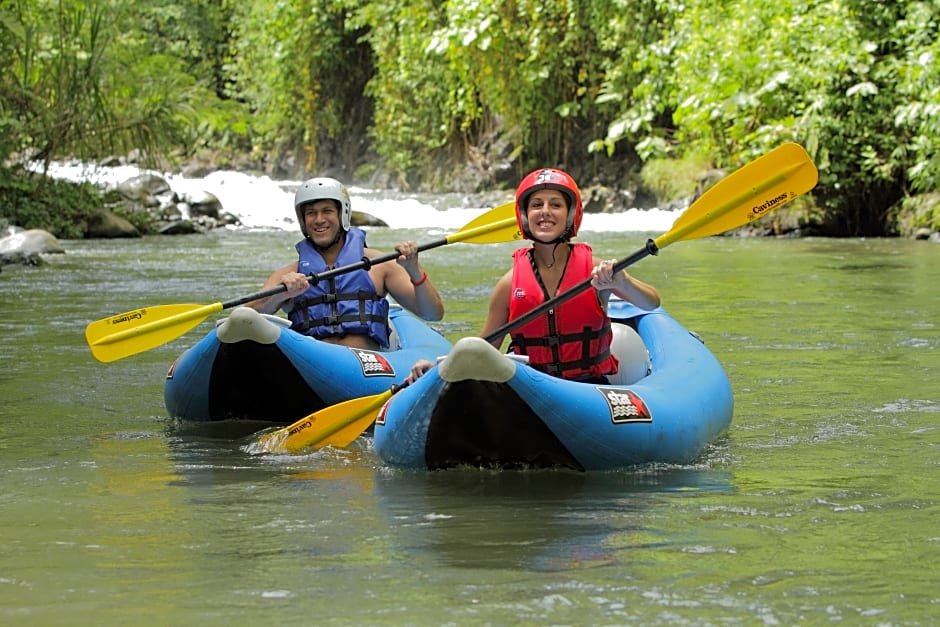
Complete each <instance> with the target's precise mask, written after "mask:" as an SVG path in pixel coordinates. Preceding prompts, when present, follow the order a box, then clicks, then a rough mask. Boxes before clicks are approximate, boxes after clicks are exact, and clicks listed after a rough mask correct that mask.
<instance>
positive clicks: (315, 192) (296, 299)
mask: <svg viewBox="0 0 940 627" xmlns="http://www.w3.org/2000/svg"><path fill="white" fill-rule="evenodd" d="M294 210H295V211H296V212H297V220H298V222H299V223H300V231H301V233H303V236H304V239H303V240H301V241H300V242H298V243H297V245H296V248H297V253H298V260H297V261H295V262H293V263H291V264H288V265H286V266H284V267H283V268H280V269H279V270H275V271H274V272H273V273H272V274H271V276H269V277H268V279H267V281H265V283H264V285H263V286H262V289H267V288H271V287H274V286H276V285H278V284H281V283H283V284H284V286H285V287H286V288H287V291H286V292H280V293H278V294H275V295H273V296H270V297H268V298H264V299H260V300H256V301H253V302H251V303H249V306H250V307H253V308H254V309H256V310H258V311H260V312H261V313H274V312H275V311H277V309H278V308H279V307H283V308H284V311H285V312H287V316H288V318H289V319H290V320H291V323H292V324H291V328H292V329H294V330H295V331H298V332H300V333H304V334H306V335H310V336H313V337H315V338H317V339H318V340H322V341H324V342H332V343H336V344H343V345H346V346H352V347H356V348H364V349H368V350H379V349H384V348H387V347H388V335H389V328H388V307H389V303H388V300H386V298H385V296H386V295H387V294H390V295H391V296H392V298H394V299H395V301H396V302H398V304H400V305H401V306H402V307H404V308H405V309H408V310H409V311H412V312H413V313H415V315H417V316H419V317H421V318H423V319H424V320H429V321H435V320H440V319H441V318H443V317H444V304H443V303H442V302H441V296H440V294H439V293H438V291H437V288H436V287H434V284H433V283H432V282H431V280H430V279H429V278H428V275H427V272H424V271H423V270H422V269H421V265H420V263H419V262H418V246H417V244H416V243H415V242H400V243H398V244H397V245H396V246H395V250H397V251H398V252H399V253H400V254H401V255H400V256H399V257H398V259H397V260H396V261H397V263H381V264H376V265H374V266H372V267H371V268H369V270H355V271H353V272H347V273H345V274H341V275H339V276H336V277H333V278H332V279H328V280H325V281H318V282H317V284H316V285H311V284H310V282H309V281H308V280H307V275H309V274H311V273H317V274H320V273H322V272H325V271H327V270H330V269H333V268H337V267H342V266H346V265H349V264H354V263H357V262H359V261H361V260H362V259H363V258H369V259H372V258H375V257H377V256H379V255H382V254H383V253H382V251H379V250H375V249H372V248H368V247H366V244H365V233H364V232H363V231H362V230H361V229H358V228H356V227H354V226H351V225H350V216H351V215H352V205H351V204H350V201H349V192H348V191H347V190H346V188H345V187H344V186H343V185H342V183H340V182H339V181H337V180H335V179H331V178H314V179H310V180H309V181H306V182H304V183H303V185H301V186H300V188H299V189H298V190H297V193H296V194H295V195H294Z"/></svg>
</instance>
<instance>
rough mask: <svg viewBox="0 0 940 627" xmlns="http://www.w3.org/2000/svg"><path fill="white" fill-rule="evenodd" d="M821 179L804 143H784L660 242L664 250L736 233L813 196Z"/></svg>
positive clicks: (717, 190)
mask: <svg viewBox="0 0 940 627" xmlns="http://www.w3.org/2000/svg"><path fill="white" fill-rule="evenodd" d="M818 180H819V173H818V171H817V170H816V166H815V165H814V164H813V161H812V159H810V157H809V155H808V154H807V153H806V150H805V149H804V148H803V147H802V146H800V145H799V144H794V143H786V144H783V145H782V146H778V147H777V148H775V149H773V150H771V151H770V152H768V153H767V154H766V155H764V156H762V157H759V158H758V159H755V160H754V161H752V162H750V163H748V164H747V165H745V166H743V167H741V168H740V169H738V170H735V171H734V172H732V173H731V174H729V175H728V176H726V177H725V178H723V179H721V180H720V181H719V182H718V183H716V184H715V185H713V186H712V187H711V188H709V189H708V191H706V192H705V193H704V194H702V196H700V197H699V198H698V200H696V201H695V202H694V203H692V206H691V207H689V208H688V209H687V210H686V211H685V212H684V213H683V214H682V215H681V216H679V219H678V220H676V222H675V224H673V225H672V228H671V229H670V230H669V232H667V233H665V234H664V235H661V236H660V237H658V238H656V240H654V241H655V243H656V245H657V247H659V248H663V247H664V246H668V245H669V244H670V243H672V242H675V241H679V240H688V239H696V238H699V237H707V236H709V235H717V234H718V233H724V232H725V231H730V230H732V229H736V228H738V227H741V226H744V225H745V224H747V223H749V222H751V221H753V220H756V219H757V218H759V217H761V216H763V215H764V214H766V213H769V212H770V211H772V210H774V209H777V208H779V207H781V206H783V205H785V204H786V203H788V202H790V201H791V200H793V199H794V198H796V197H797V196H800V195H801V194H804V193H806V192H808V191H809V190H811V189H813V188H814V187H815V186H816V182H817V181H818Z"/></svg>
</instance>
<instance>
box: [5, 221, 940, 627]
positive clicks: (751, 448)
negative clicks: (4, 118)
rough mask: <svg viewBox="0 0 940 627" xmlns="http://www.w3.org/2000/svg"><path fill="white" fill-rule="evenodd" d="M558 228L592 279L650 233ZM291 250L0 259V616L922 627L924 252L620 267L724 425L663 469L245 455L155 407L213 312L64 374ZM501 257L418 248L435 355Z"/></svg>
mask: <svg viewBox="0 0 940 627" xmlns="http://www.w3.org/2000/svg"><path fill="white" fill-rule="evenodd" d="M582 235H583V236H584V237H583V238H582V239H585V240H587V241H589V242H591V243H592V244H593V245H594V247H595V250H596V252H597V253H599V254H600V255H601V256H605V257H606V256H610V257H618V258H619V257H624V256H626V255H627V254H630V253H632V252H634V251H635V250H637V249H638V248H639V247H640V246H642V243H643V241H644V240H645V237H646V236H645V235H644V234H640V233H626V234H624V233H619V234H597V233H584V234H582ZM437 237H440V234H439V233H428V232H422V231H374V232H373V233H372V234H370V238H369V239H370V244H371V245H372V246H374V247H377V248H382V249H384V250H390V249H391V246H393V245H394V243H395V242H397V241H399V240H401V239H405V238H408V239H416V240H418V241H419V242H424V241H430V240H431V239H436V238H437ZM295 239H296V238H295V236H294V235H293V234H292V233H275V232H267V233H265V232H255V233H251V232H220V233H216V234H212V235H208V236H184V237H178V238H169V237H162V238H161V237H153V238H144V239H142V240H124V241H69V242H64V244H65V247H66V249H67V253H66V254H65V255H58V256H50V257H47V259H48V263H47V264H46V265H45V266H43V267H40V268H21V267H5V268H3V272H2V274H0V312H2V315H0V360H2V369H0V526H2V529H3V537H2V543H0V622H2V623H3V624H6V625H14V624H24V625H25V624H28V625H90V624H107V625H125V624H128V625H130V624H133V625H139V624H154V625H184V624H186V625H189V624H200V625H228V626H232V625H256V624H263V623H268V624H277V625H308V624H318V625H319V624H343V625H345V624H357V625H378V624H395V625H506V624H520V625H549V624H551V625H589V624H590V625H601V624H603V625H683V624H686V625H729V624H732V625H754V624H766V625H813V624H829V623H844V624H853V625H854V624H870V625H931V624H937V623H938V622H940V574H938V567H937V565H938V564H940V481H938V479H940V247H938V246H937V245H935V244H930V243H925V242H911V241H906V240H878V241H872V240H821V239H804V240H768V239H732V238H710V239H705V240H696V241H690V242H679V243H675V244H673V245H672V246H669V247H668V248H666V249H663V250H662V251H661V252H660V254H659V256H658V257H650V258H647V259H645V260H643V261H641V262H640V263H639V264H637V265H636V266H634V268H632V271H633V272H634V273H635V274H636V275H637V276H638V277H640V278H643V279H645V280H647V281H650V282H652V283H654V284H655V285H657V287H659V289H660V291H661V293H662V295H663V302H664V306H665V307H666V309H667V310H668V311H669V312H670V313H671V314H672V315H673V316H674V317H676V318H677V319H678V320H679V321H680V322H682V323H683V324H685V325H686V326H687V327H689V328H690V329H693V330H695V331H697V332H698V333H699V334H700V335H701V336H702V337H703V339H704V340H705V341H706V343H707V345H708V346H709V347H710V348H711V349H712V351H713V352H714V353H715V354H716V355H717V357H718V359H719V360H720V361H721V362H722V364H723V365H724V366H725V368H726V370H727V371H728V374H729V376H730V378H731V382H732V386H733V389H734V393H735V416H734V421H733V422H732V425H731V428H730V430H729V432H728V433H727V434H726V435H725V436H723V437H722V438H721V439H720V440H719V441H718V442H716V443H715V444H714V446H712V447H711V448H710V449H709V451H708V452H707V453H706V455H705V456H704V457H703V458H702V459H701V460H699V461H698V462H696V463H695V464H692V465H688V466H669V467H665V466H658V467H648V468H639V469H632V470H624V471H618V472H609V473H597V474H594V473H588V474H577V473H570V472H548V471H539V472H535V471H528V472H525V471H517V472H492V471H487V472H483V471H475V470H459V471H445V472H438V473H425V472H402V471H392V470H389V469H386V468H383V466H382V463H381V460H380V459H379V458H378V457H377V456H376V455H375V453H374V452H373V451H372V450H371V448H370V443H369V441H368V440H367V439H360V440H359V441H358V442H357V443H356V444H355V445H353V446H352V447H350V448H349V449H346V450H332V449H325V450H321V451H318V452H316V453H312V454H309V455H304V456H284V455H258V456H253V455H249V454H248V453H246V452H245V451H244V450H243V448H242V447H243V446H244V445H245V443H246V438H245V437H243V436H245V435H246V433H247V431H250V430H253V429H254V426H252V429H247V430H246V429H244V428H242V427H240V426H236V427H213V428H211V429H205V428H196V427H194V426H192V425H178V424H175V423H174V422H173V421H172V420H170V419H169V418H168V416H167V415H166V410H165V408H164V406H163V396H162V393H163V381H164V376H165V373H166V369H167V367H168V366H169V364H170V363H171V362H172V360H173V359H174V358H175V357H176V355H178V354H179V353H180V352H181V351H183V350H184V349H185V348H186V347H188V346H189V345H191V344H192V343H195V342H196V341H197V340H198V339H199V338H200V337H201V336H202V335H203V334H204V333H205V332H207V331H208V329H209V328H211V324H212V321H214V320H216V319H218V318H219V317H220V316H218V315H217V316H212V317H210V319H209V320H208V321H206V322H205V323H203V325H201V326H200V327H198V328H196V329H194V330H193V331H190V332H189V333H187V334H186V335H184V336H183V337H181V338H180V339H178V340H175V341H174V342H172V343H170V344H168V345H165V346H161V347H159V348H156V349H154V350H151V351H148V352H146V353H142V354H139V355H135V356H132V357H128V358H127V359H123V360H120V361H116V362H113V363H110V364H102V363H98V362H96V361H95V360H94V359H93V358H92V356H91V354H90V353H89V351H88V348H87V346H86V344H85V340H84V335H83V332H84V327H85V325H86V324H88V323H89V322H91V321H93V320H96V319H99V318H103V317H106V316H108V315H110V314H113V313H118V312H121V311H125V310H129V309H134V308H138V307H141V306H145V305H155V304H166V303H204V304H206V303H213V302H217V301H225V300H229V299H233V298H237V297H239V296H243V295H246V294H250V293H253V292H255V291H257V290H258V289H259V286H260V284H261V281H262V280H263V278H264V277H265V276H266V275H267V274H268V272H269V271H270V270H271V269H273V268H274V267H276V266H279V265H282V264H284V263H286V262H287V261H289V260H290V259H291V258H292V244H293V242H294V240H295ZM513 247H514V246H513V245H511V244H506V245H493V246H479V245H477V246H474V245H466V244H459V245H451V246H447V247H445V248H441V249H437V250H434V251H428V252H426V253H424V254H422V261H423V263H424V265H425V267H426V268H427V269H428V270H429V271H430V273H431V276H432V277H433V278H434V280H435V281H436V283H437V285H438V287H439V288H440V289H441V291H442V293H443V295H444V298H445V302H446V304H447V306H448V312H447V317H446V322H445V323H442V324H440V325H438V328H439V329H441V330H442V331H443V332H444V333H445V334H447V335H448V337H449V338H450V339H452V340H456V339H457V338H459V337H461V336H463V335H472V334H475V333H476V332H477V330H478V329H479V326H480V324H481V323H482V319H483V316H484V312H485V306H486V301H487V297H488V294H489V287H490V285H492V283H493V282H494V281H495V279H496V277H497V276H498V275H499V274H500V273H501V272H502V271H504V270H505V269H506V268H508V264H509V252H510V251H511V250H512V248H513ZM262 426H263V425H262ZM258 428H260V426H259V427H258Z"/></svg>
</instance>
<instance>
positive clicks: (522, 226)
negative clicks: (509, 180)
mask: <svg viewBox="0 0 940 627" xmlns="http://www.w3.org/2000/svg"><path fill="white" fill-rule="evenodd" d="M540 189H557V190H558V191H560V192H561V193H562V194H564V195H565V197H566V198H567V199H568V222H567V228H566V229H565V232H564V233H563V234H562V236H561V239H563V240H569V239H571V238H572V237H575V236H577V234H578V228H579V227H580V226H581V217H582V216H583V215H584V207H583V206H582V205H581V190H579V189H578V184H577V183H575V182H574V179H573V178H571V177H570V176H569V175H568V173H567V172H563V171H562V170H556V169H555V168H543V169H541V170H535V171H533V172H529V174H527V175H526V177H525V178H524V179H522V182H521V183H519V187H518V188H517V189H516V222H517V223H518V224H519V230H520V231H522V235H523V237H525V238H526V239H535V238H534V237H532V233H531V232H530V231H529V218H528V216H526V211H525V207H526V204H527V203H528V202H529V196H531V195H532V193H533V192H536V191H538V190H540ZM572 209H574V211H572Z"/></svg>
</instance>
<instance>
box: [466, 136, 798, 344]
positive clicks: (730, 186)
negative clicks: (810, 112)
mask: <svg viewBox="0 0 940 627" xmlns="http://www.w3.org/2000/svg"><path fill="white" fill-rule="evenodd" d="M788 158H790V159H792V161H788V162H787V163H788V165H786V166H782V163H780V164H778V161H780V160H786V159H788ZM767 167H771V168H772V170H771V171H770V172H765V171H764V168H767ZM801 170H802V171H803V172H801ZM752 172H756V174H753V175H752V174H751V173H752ZM816 177H817V173H816V167H815V166H814V165H813V164H812V161H810V160H809V156H808V155H806V152H805V150H803V148H802V147H800V146H798V145H796V144H784V145H783V146H780V147H778V148H777V149H775V150H773V151H771V152H770V153H768V154H767V155H764V156H763V157H761V158H760V159H758V160H757V161H754V162H752V163H750V164H748V165H746V166H744V167H743V168H741V169H740V170H738V171H736V172H734V173H732V174H731V175H730V176H728V177H726V178H725V179H722V180H721V181H719V182H718V183H716V184H715V185H714V186H712V187H711V188H710V189H709V190H708V191H706V193H705V194H703V195H702V196H701V197H699V198H698V199H697V200H696V201H695V202H693V203H692V205H691V206H690V207H689V208H688V209H686V211H685V213H683V215H682V216H680V217H679V219H678V220H676V223H675V225H674V226H673V227H672V228H671V229H670V230H669V231H667V232H666V233H663V234H662V235H660V236H659V237H657V238H656V239H655V240H653V239H650V240H648V241H647V242H646V245H645V246H644V247H643V248H641V249H640V250H638V251H637V252H635V253H633V254H632V255H630V256H628V257H624V258H623V259H621V260H620V261H618V262H617V263H615V264H614V267H613V271H614V273H617V272H620V271H622V270H624V269H626V268H627V267H629V266H631V265H633V264H634V263H636V262H638V261H640V260H641V259H644V258H646V257H648V256H649V255H655V254H657V253H658V252H659V250H660V249H661V248H665V247H666V246H668V245H669V244H671V243H673V242H677V241H680V240H683V239H696V238H699V237H706V236H710V235H716V234H718V233H721V232H724V231H727V230H730V229H732V228H737V227H739V226H743V225H744V224H747V223H749V222H751V221H753V220H756V219H757V218H759V217H761V216H763V215H766V214H767V213H770V212H771V211H774V210H775V209H777V208H779V207H781V206H783V205H784V204H786V203H787V202H789V201H791V200H793V199H794V198H796V197H797V196H798V195H799V194H802V193H804V192H806V191H808V190H810V189H812V188H813V186H815V184H816V180H817V179H816ZM798 179H799V182H798V186H797V187H796V188H794V189H792V190H788V191H787V192H786V193H782V194H780V193H779V191H780V186H781V185H786V184H788V183H790V182H793V183H794V184H797V180H798ZM770 190H774V193H775V194H777V195H771V197H769V198H766V197H764V196H762V195H764V194H765V193H767V192H769V191H770ZM724 194H727V195H728V196H731V198H730V199H728V200H724V201H720V202H718V203H717V205H714V203H715V199H716V198H719V197H721V196H722V195H724ZM755 200H757V201H758V202H757V204H756V205H755V204H754V202H755ZM713 205H714V206H713ZM742 209H744V210H745V211H744V212H743V215H741V213H742V211H741V210H742ZM736 210H737V211H736ZM591 280H592V279H591V277H588V278H586V279H584V280H583V281H581V282H580V283H578V284H576V285H575V286H573V287H571V288H569V289H568V290H566V291H565V292H562V293H561V294H558V295H557V296H554V297H553V298H550V299H548V300H546V301H545V302H544V303H542V304H541V305H539V306H537V307H535V308H534V309H532V310H530V311H528V312H526V313H525V314H523V315H522V316H519V317H518V318H516V319H515V320H511V321H510V322H508V323H507V324H504V325H503V326H502V327H500V328H498V329H496V330H495V331H493V332H492V333H490V334H489V335H488V336H486V337H485V338H484V339H485V340H486V341H487V342H490V343H493V342H496V341H497V340H499V339H501V338H502V337H503V336H505V335H506V334H507V333H510V332H512V331H513V330H515V329H518V328H519V327H520V326H523V325H525V324H527V323H529V322H531V321H532V320H534V319H535V318H538V317H539V316H541V315H542V314H544V313H545V312H547V311H549V310H550V309H553V308H554V307H557V306H558V305H560V304H562V303H565V302H567V301H569V300H571V299H572V298H574V297H575V296H577V295H578V294H580V293H581V292H583V291H584V290H586V289H588V288H589V287H591Z"/></svg>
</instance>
